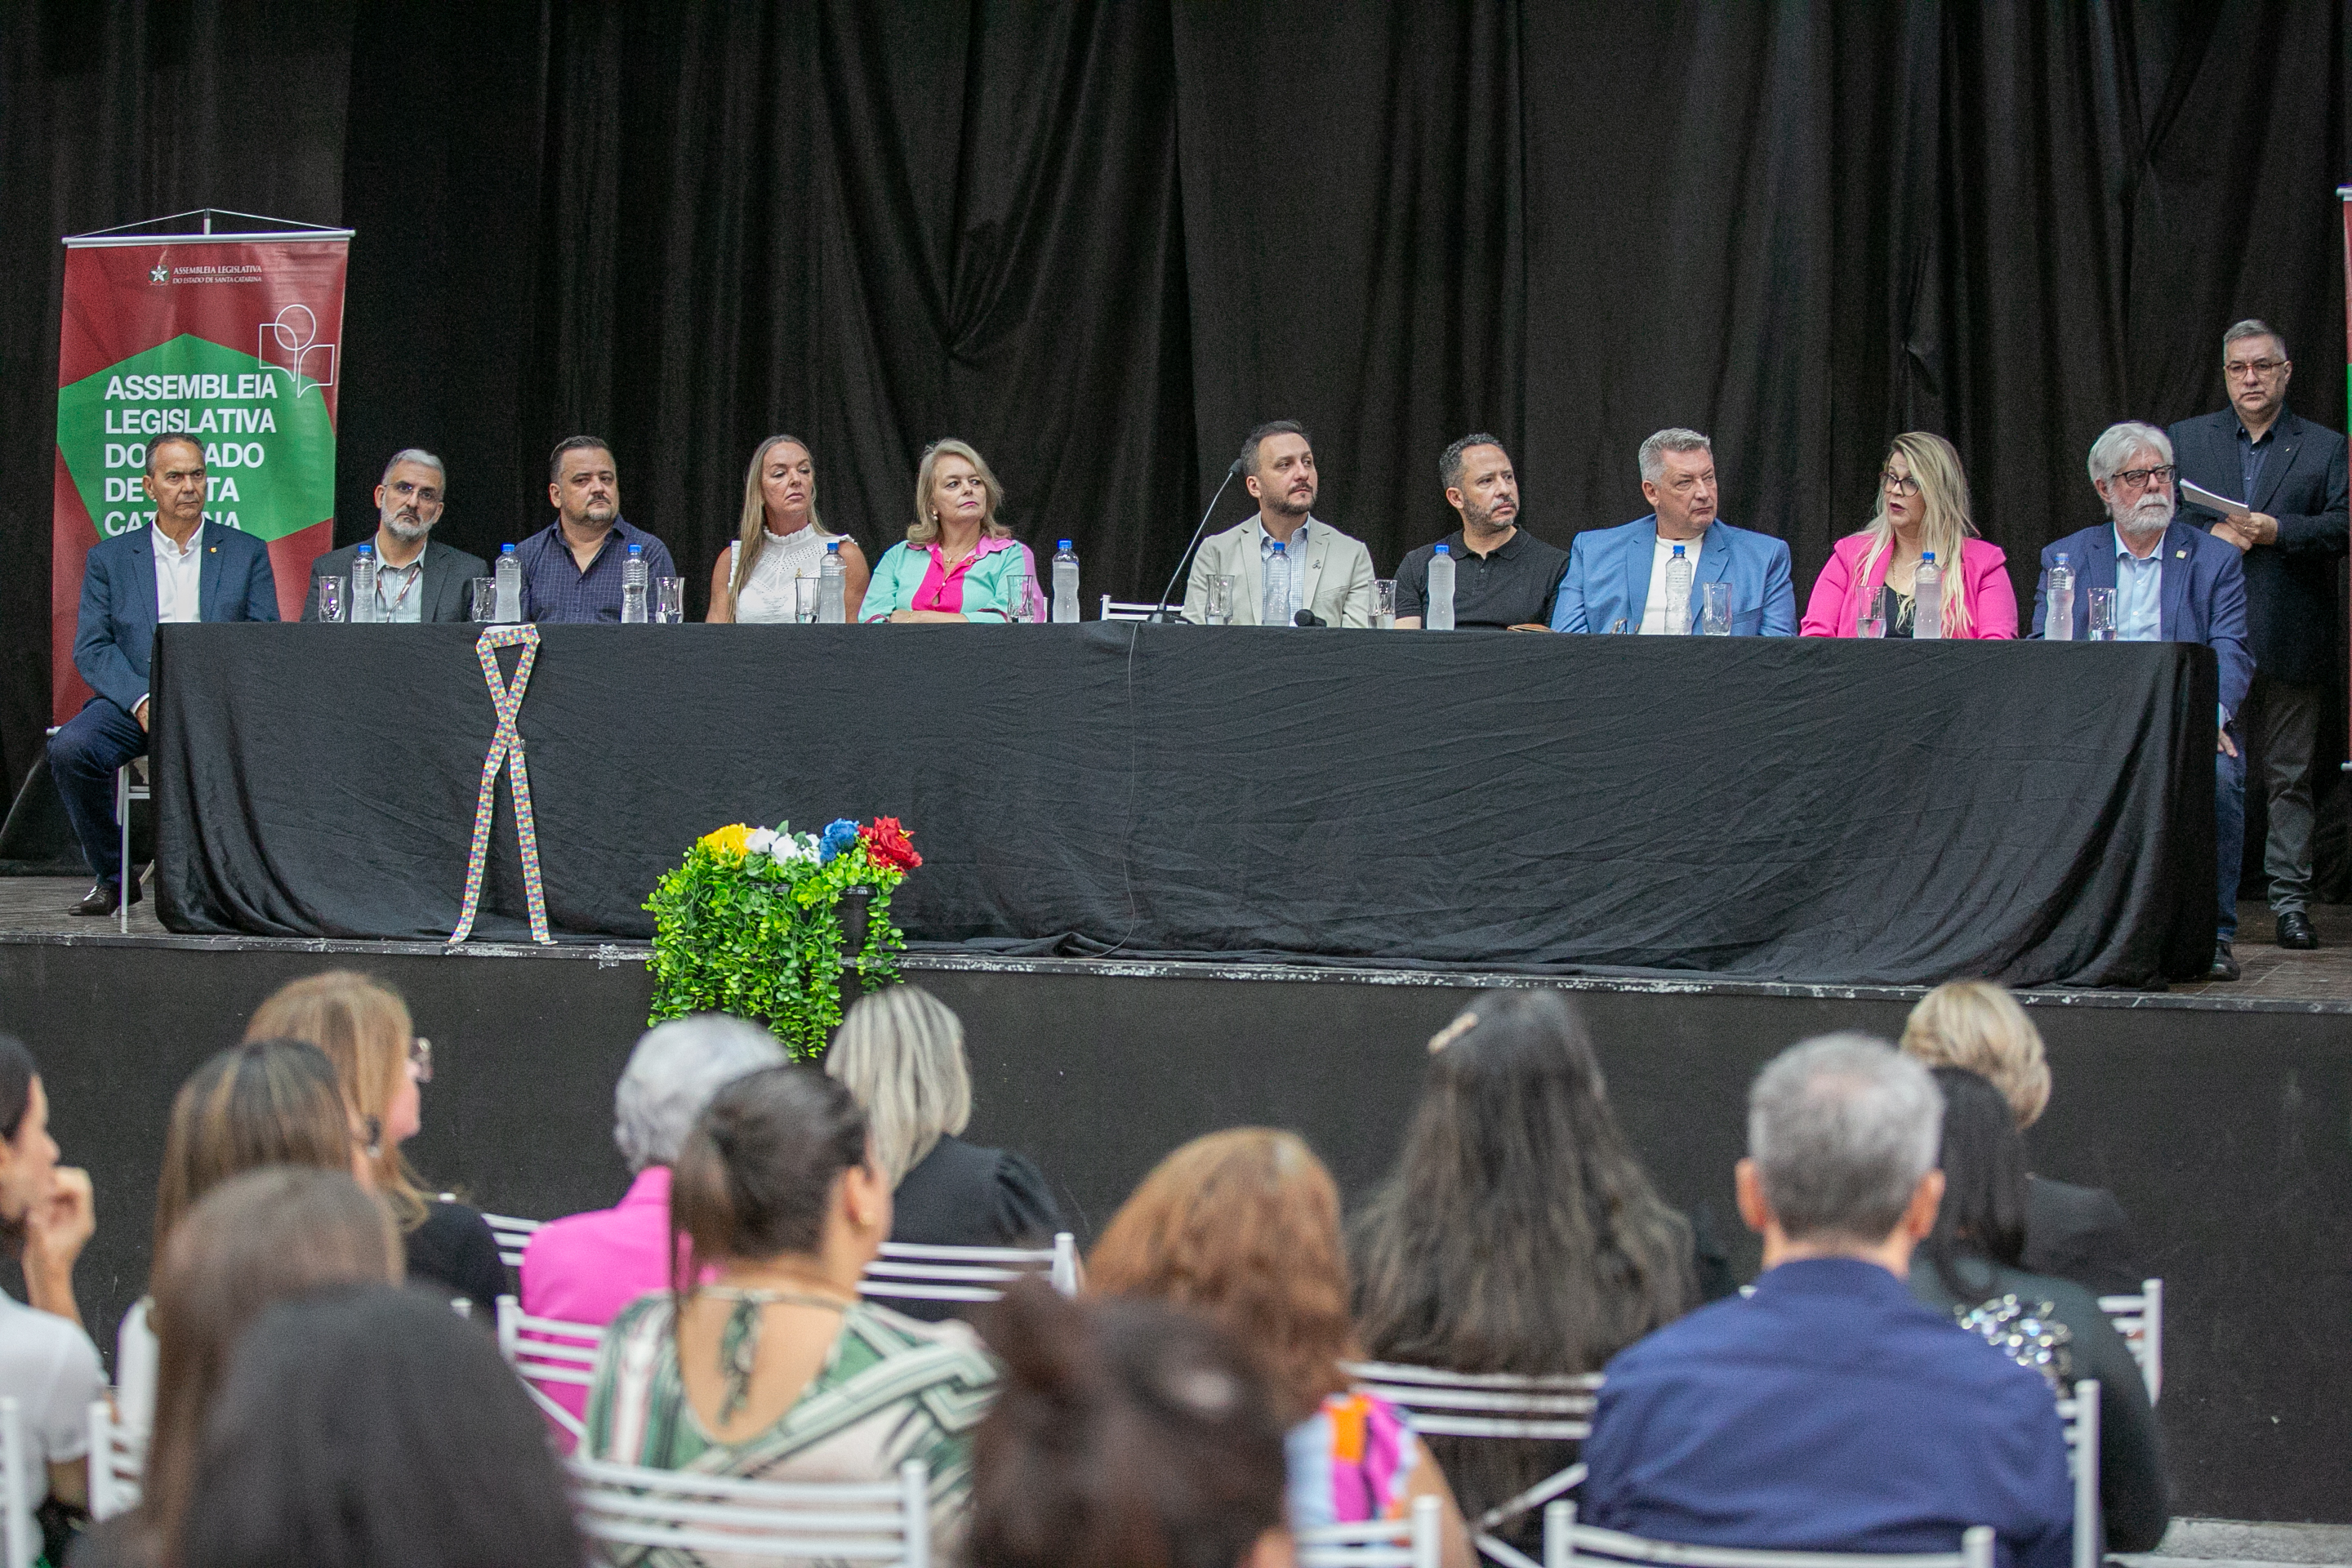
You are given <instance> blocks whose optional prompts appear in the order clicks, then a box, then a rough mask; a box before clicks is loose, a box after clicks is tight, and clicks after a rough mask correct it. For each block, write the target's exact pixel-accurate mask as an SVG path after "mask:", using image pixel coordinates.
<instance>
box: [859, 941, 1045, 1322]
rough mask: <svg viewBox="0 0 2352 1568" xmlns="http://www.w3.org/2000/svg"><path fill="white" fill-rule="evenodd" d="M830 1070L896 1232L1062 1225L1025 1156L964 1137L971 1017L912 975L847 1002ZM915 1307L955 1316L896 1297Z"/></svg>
mask: <svg viewBox="0 0 2352 1568" xmlns="http://www.w3.org/2000/svg"><path fill="white" fill-rule="evenodd" d="M824 1070H825V1071H826V1072H827V1073H829V1074H831V1075H832V1076H833V1077H835V1078H837V1079H840V1080H841V1081H842V1082H843V1083H844V1084H845V1085H846V1086H847V1087H848V1089H849V1092H850V1093H851V1094H854V1095H856V1097H857V1103H858V1104H859V1105H860V1106H862V1107H863V1108H864V1109H865V1111H866V1121H867V1123H868V1124H869V1125H870V1126H871V1127H872V1128H873V1130H874V1158H875V1161H876V1163H878V1164H879V1165H880V1166H881V1167H882V1174H883V1175H884V1177H886V1178H887V1180H888V1181H889V1183H890V1184H891V1187H892V1189H893V1191H892V1194H891V1198H890V1206H891V1214H892V1216H893V1217H892V1219H891V1222H890V1239H891V1240H893V1241H904V1242H916V1243H919V1244H921V1245H923V1246H926V1247H1050V1246H1051V1245H1053V1240H1054V1234H1055V1232H1056V1231H1058V1230H1060V1229H1061V1228H1062V1211H1061V1210H1060V1209H1059V1208H1058V1207H1056V1206H1055V1203H1054V1195H1053V1194H1052V1193H1051V1192H1050V1191H1049V1190H1048V1189H1047V1188H1046V1185H1045V1177H1043V1176H1041V1175H1039V1174H1038V1173H1037V1167H1036V1166H1034V1165H1033V1164H1031V1163H1029V1162H1028V1160H1027V1159H1025V1158H1024V1157H1023V1156H1022V1155H1019V1154H1015V1153H1013V1152H1009V1151H1006V1150H1003V1149H983V1148H981V1147H980V1146H979V1145H977V1144H973V1143H967V1142H964V1141H963V1140H962V1139H961V1138H959V1137H957V1136H956V1134H957V1133H959V1132H961V1131H963V1130H964V1126H965V1124H966V1123H967V1122H969V1121H971V1068H969V1067H968V1066H967V1065H966V1063H965V1061H964V1055H963V1025H962V1023H961V1021H959V1020H958V1019H957V1017H956V1016H955V1015H954V1014H953V1013H951V1012H950V1011H949V1010H948V1007H947V1005H946V1004H944V1003H942V1002H941V1001H940V999H939V998H938V997H936V996H933V995H932V994H930V993H929V992H928V991H922V990H919V989H917V988H916V987H914V986H912V985H892V986H889V987H887V988H886V989H884V990H880V991H877V992H875V993H874V994H872V995H870V996H866V997H864V998H862V999H861V1000H860V1001H859V1002H858V1003H857V1005H856V1006H854V1007H852V1008H850V1010H849V1016H847V1017H846V1018H844V1019H843V1020H842V1021H841V1028H840V1030H839V1032H838V1033H836V1034H835V1036H834V1039H833V1049H832V1050H831V1051H829V1052H827V1053H826V1055H825V1058H824ZM892 1305H893V1306H896V1307H898V1310H900V1311H902V1312H905V1313H907V1314H908V1316H910V1317H916V1318H925V1319H929V1320H933V1321H937V1320H938V1319H940V1318H944V1317H946V1316H948V1314H949V1310H950V1309H951V1308H952V1307H953V1306H954V1305H955V1303H952V1302H947V1301H940V1302H922V1301H908V1302H893V1303H892Z"/></svg>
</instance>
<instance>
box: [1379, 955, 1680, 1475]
mask: <svg viewBox="0 0 2352 1568" xmlns="http://www.w3.org/2000/svg"><path fill="white" fill-rule="evenodd" d="M1432 1046H1433V1050H1434V1055H1433V1058H1432V1059H1431V1061H1430V1065H1429V1074H1428V1078H1427V1079H1426V1080H1425V1082H1424V1083H1423V1089H1422V1095H1421V1102H1420V1105H1419V1106H1418V1108H1417V1109H1416V1110H1414V1112H1413V1118H1412V1124H1411V1126H1410V1127H1409V1128H1408V1129H1407V1131H1406V1132H1405V1140H1404V1146H1403V1148H1402V1151H1401V1152H1399V1153H1398V1155H1397V1162H1396V1165H1395V1167H1394V1169H1393V1170H1391V1173H1390V1174H1389V1178H1388V1180H1387V1181H1386V1182H1384V1183H1383V1184H1381V1187H1380V1188H1379V1190H1378V1191H1376V1192H1375V1193H1374V1194H1372V1196H1371V1198H1370V1201H1369V1202H1368V1203H1367V1204H1366V1205H1364V1208H1363V1210H1362V1212H1361V1213H1360V1214H1359V1215H1357V1217H1356V1222H1355V1225H1354V1226H1353V1227H1352V1237H1351V1240H1352V1243H1353V1252H1354V1261H1355V1275H1356V1296H1355V1306H1356V1328H1357V1331H1358V1332H1359V1333H1360V1334H1361V1335H1362V1337H1363V1342H1364V1348H1365V1350H1366V1352H1368V1353H1369V1354H1370V1356H1371V1357H1372V1358H1373V1359H1374V1360H1376V1361H1381V1362H1396V1363H1405V1364H1407V1365H1412V1366H1428V1367H1439V1368H1444V1369H1445V1370H1447V1371H1452V1372H1469V1373H1492V1372H1507V1373H1592V1372H1598V1371H1600V1370H1601V1367H1603V1366H1604V1365H1606V1364H1607V1363H1608V1361H1609V1358H1610V1357H1612V1356H1613V1355H1615V1354H1616V1353H1617V1352H1619V1351H1621V1350H1622V1349H1624V1348H1625V1347H1626V1346H1627V1345H1630V1344H1632V1343H1633V1342H1634V1341H1635V1340H1638V1339H1640V1338H1642V1337H1643V1335H1644V1334H1647V1333H1649V1332H1650V1331H1652V1330H1654V1329H1657V1328H1660V1327H1663V1326H1664V1325H1665V1324H1667V1323H1669V1322H1672V1321H1674V1320H1675V1319H1676V1318H1678V1317H1680V1316H1682V1314H1683V1313H1684V1312H1685V1311H1687V1310H1690V1308H1691V1307H1692V1306H1694V1305H1696V1301H1697V1289H1696V1274H1695V1269H1694V1266H1693V1256H1692V1239H1691V1227H1690V1225H1689V1223H1688V1222H1687V1221H1685V1219H1684V1218H1683V1216H1682V1215H1679V1214H1677V1213H1675V1211H1674V1210H1673V1209H1672V1208H1669V1207H1668V1206H1667V1205H1666V1204H1665V1202H1664V1200H1663V1199H1662V1198H1660V1197H1659V1196H1658V1194H1657V1189H1656V1188H1655V1187H1654V1186H1653V1185H1652V1184H1651V1183H1650V1178H1649V1176H1648V1175H1647V1174H1646V1173H1644V1172H1643V1169H1642V1166H1641V1163H1640V1162H1638V1161H1636V1160H1635V1159H1634V1158H1633V1151H1632V1150H1631V1149H1630V1148H1629V1147H1628V1146H1627V1144H1626V1142H1625V1136H1624V1133H1623V1132H1622V1131H1620V1130H1619V1128H1618V1125H1617V1118H1616V1116H1615V1115H1614V1114H1613V1113H1612V1111H1611V1110H1610V1108H1609V1101H1608V1098H1607V1096H1606V1094H1605V1092H1604V1089H1603V1086H1602V1082H1601V1064H1600V1061H1599V1060H1598V1058H1595V1057H1594V1055H1593V1052H1592V1043H1591V1040H1590V1039H1589V1038H1587V1037H1586V1035H1585V1030H1584V1025H1583V1022H1582V1020H1581V1019H1580V1018H1579V1017H1578V1016H1577V1014H1576V1012H1575V1010H1574V1009H1573V1008H1571V1007H1570V1005H1568V1003H1567V1002H1566V1000H1564V999H1563V998H1562V997H1561V996H1560V995H1559V993H1558V992H1555V991H1497V992H1496V993H1493V994H1490V995H1487V996H1485V997H1482V998H1480V999H1479V1000H1478V1001H1477V1002H1475V1003H1474V1004H1473V1005H1471V1006H1470V1008H1469V1009H1468V1010H1467V1011H1465V1013H1464V1014H1463V1015H1462V1016H1461V1017H1459V1018H1457V1019H1455V1020H1454V1024H1453V1025H1452V1026H1450V1027H1449V1028H1448V1029H1447V1030H1446V1031H1445V1032H1444V1033H1443V1034H1441V1035H1440V1036H1439V1037H1438V1038H1437V1039H1436V1040H1435V1041H1433V1042H1432ZM1429 1447H1430V1450H1431V1452H1432V1453H1433V1454H1434V1455H1436V1457H1437V1459H1438V1462H1439V1463H1440V1464H1441V1465H1443V1466H1444V1469H1445V1473H1446V1475H1447V1476H1449V1477H1451V1478H1452V1479H1453V1481H1454V1492H1455V1495H1456V1496H1457V1497H1459V1498H1460V1499H1461V1500H1462V1507H1463V1511H1464V1512H1465V1514H1466V1515H1468V1516H1469V1517H1471V1518H1474V1519H1475V1518H1476V1517H1477V1516H1478V1515H1479V1514H1481V1513H1483V1512H1485V1511H1486V1510H1488V1509H1491V1508H1495V1507H1498V1506H1500V1505H1501V1504H1503V1503H1505V1502H1507V1501H1508V1500H1511V1499H1512V1498H1515V1497H1517V1496H1518V1495H1519V1494H1520V1493H1521V1492H1523V1491H1525V1490H1526V1489H1528V1488H1529V1487H1531V1486H1533V1485H1534V1484H1535V1483H1536V1482H1538V1481H1539V1480H1541V1479H1543V1478H1544V1477H1545V1476H1546V1475H1548V1474H1549V1473H1550V1472H1552V1471H1554V1470H1556V1469H1559V1468H1560V1467H1561V1466H1563V1465H1565V1464H1567V1463H1569V1462H1570V1458H1572V1457H1573V1456H1572V1452H1571V1451H1570V1449H1569V1447H1568V1446H1566V1445H1563V1444H1559V1443H1548V1442H1526V1443H1520V1442H1510V1441H1505V1440H1500V1439H1495V1438H1483V1437H1482V1438H1469V1437H1452V1438H1448V1437H1433V1438H1431V1439H1429Z"/></svg>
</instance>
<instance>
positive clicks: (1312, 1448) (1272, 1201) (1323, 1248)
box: [1087, 1127, 1473, 1568]
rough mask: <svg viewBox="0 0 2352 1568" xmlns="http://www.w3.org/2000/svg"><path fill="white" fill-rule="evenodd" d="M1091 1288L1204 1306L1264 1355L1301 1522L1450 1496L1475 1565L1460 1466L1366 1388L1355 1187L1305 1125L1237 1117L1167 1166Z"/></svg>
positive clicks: (1094, 1269)
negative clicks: (1356, 1297) (1352, 1277)
mask: <svg viewBox="0 0 2352 1568" xmlns="http://www.w3.org/2000/svg"><path fill="white" fill-rule="evenodd" d="M1087 1274H1088V1282H1089V1284H1090V1285H1091V1286H1092V1287H1093V1288H1094V1289H1097V1290H1099V1291H1101V1292H1102V1293H1103V1294H1105V1295H1109V1296H1140V1297H1145V1298H1148V1299H1150V1300H1162V1301H1166V1302H1169V1303H1170V1304H1171V1305H1173V1306H1178V1307H1183V1308H1188V1309H1190V1310H1194V1311H1198V1312H1201V1313H1202V1314H1204V1315H1206V1316H1207V1317H1208V1318H1210V1319H1211V1320H1212V1321H1215V1322H1216V1323H1218V1324H1219V1325H1220V1326H1222V1327H1223V1329H1224V1330H1225V1331H1227V1332H1229V1333H1231V1334H1232V1335H1233V1336H1234V1340H1235V1342H1238V1343H1239V1344H1241V1345H1243V1346H1244V1348H1245V1349H1247V1350H1248V1351H1249V1352H1251V1353H1252V1354H1253V1355H1255V1357H1256V1358H1257V1361H1258V1367H1259V1373H1260V1375H1262V1376H1263V1377H1264V1378H1265V1382H1266V1385H1267V1387H1268V1389H1269V1390H1270V1391H1271V1392H1272V1394H1273V1395H1274V1400H1275V1409H1276V1415H1278V1416H1279V1417H1280V1418H1281V1420H1282V1423H1283V1426H1284V1427H1285V1429H1286V1433H1287V1436H1286V1437H1285V1438H1284V1441H1283V1449H1284V1454H1285V1469H1286V1473H1287V1475H1288V1478H1289V1479H1288V1491H1287V1504H1286V1511H1287V1515H1288V1518H1289V1521H1290V1527H1291V1529H1293V1530H1294V1531H1298V1530H1310V1529H1313V1528H1315V1527H1317V1526H1318V1525H1328V1524H1349V1523H1360V1522H1363V1521H1370V1520H1377V1519H1400V1518H1402V1517H1404V1516H1405V1515H1406V1514H1407V1513H1409V1512H1410V1511H1411V1509H1412V1501H1413V1500H1414V1499H1415V1498H1419V1497H1434V1498H1437V1499H1439V1500H1441V1501H1442V1502H1443V1504H1444V1519H1445V1563H1446V1568H1470V1565H1471V1563H1472V1561H1473V1559H1472V1555H1471V1549H1470V1537H1469V1533H1468V1532H1467V1531H1465V1530H1464V1529H1463V1526H1462V1516H1461V1514H1460V1513H1459V1511H1458V1510H1455V1508H1454V1495H1453V1493H1452V1491H1451V1490H1450V1489H1448V1488H1447V1486H1446V1484H1445V1477H1444V1473H1443V1472H1442V1471H1440V1470H1439V1468H1438V1467H1437V1462H1436V1461H1435V1460H1434V1459H1433V1458H1430V1457H1429V1455H1428V1454H1427V1453H1426V1452H1424V1451H1423V1448H1422V1446H1421V1442H1420V1439H1418V1438H1416V1437H1415V1436H1413V1433H1412V1427H1411V1426H1408V1425H1407V1424H1406V1423H1405V1420H1404V1418H1403V1417H1402V1415H1399V1414H1398V1413H1397V1411H1396V1410H1395V1409H1394V1408H1393V1407H1392V1406H1391V1405H1388V1404H1387V1403H1386V1402H1385V1401H1383V1400H1381V1399H1379V1398H1377V1397H1375V1396H1374V1395H1372V1394H1368V1393H1366V1392H1364V1391H1363V1390H1361V1389H1357V1388H1351V1387H1350V1386H1349V1381H1348V1374H1347V1373H1345V1372H1343V1371H1341V1370H1340V1366H1339V1363H1341V1362H1343V1361H1351V1360H1355V1359H1358V1357H1359V1356H1360V1353H1361V1352H1360V1349H1359V1347H1358V1345H1357V1342H1356V1334H1355V1328H1354V1325H1353V1323H1352V1322H1351V1321H1350V1320H1349V1309H1348V1296H1349V1292H1348V1259H1347V1255H1346V1253H1345V1251H1344V1250H1343V1249H1342V1247H1341V1245H1340V1239H1339V1188H1338V1187H1337V1186H1336V1185H1335V1184H1333V1183H1332V1180H1331V1173H1329V1172H1328V1171H1327V1170H1325V1169H1324V1168H1323V1163H1322V1162H1321V1161H1320V1160H1318V1159H1317V1158H1316V1157H1315V1153H1314V1151H1312V1150H1310V1149H1309V1148H1307V1145H1306V1143H1305V1142H1302V1141H1301V1140H1300V1139H1299V1138H1298V1137H1297V1135H1296V1134H1294V1133H1289V1132H1277V1131H1272V1130H1270V1129H1267V1128H1263V1127H1236V1128H1233V1129H1230V1130H1229V1131H1223V1132H1216V1133H1212V1134H1211V1135H1209V1136H1208V1137H1206V1138H1196V1139H1194V1140H1193V1141H1192V1142H1190V1143H1187V1144H1185V1145H1184V1146H1183V1147H1182V1148H1181V1149H1179V1150H1177V1151H1176V1152H1174V1153H1172V1154H1171V1155H1169V1156H1168V1157H1167V1158H1166V1159H1165V1160H1162V1161H1161V1162H1160V1163H1159V1165H1158V1166H1157V1167H1156V1168H1155V1169H1154V1170H1153V1171H1152V1173H1150V1175H1148V1176H1146V1177H1145V1178H1144V1179H1143V1184H1142V1185H1140V1186H1139V1187H1137V1188H1136V1189H1135V1192H1134V1194H1132V1195H1131V1196H1129V1198H1128V1200H1127V1202H1126V1203H1125V1204H1124V1205H1121V1206H1120V1208H1119V1211H1118V1214H1117V1215H1113V1216H1112V1218H1111V1222H1110V1226H1109V1228H1108V1229H1107V1230H1105V1231H1104V1232H1103V1234H1102V1239H1101V1240H1100V1241H1098V1242H1097V1243H1096V1245H1095V1249H1094V1252H1093V1254H1092V1256H1091V1257H1090V1258H1088V1260H1087Z"/></svg>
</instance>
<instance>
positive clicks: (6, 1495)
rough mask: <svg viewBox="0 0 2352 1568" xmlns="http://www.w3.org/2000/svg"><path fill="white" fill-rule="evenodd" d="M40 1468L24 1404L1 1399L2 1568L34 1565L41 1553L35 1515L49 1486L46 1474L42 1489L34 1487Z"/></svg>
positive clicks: (0, 1536)
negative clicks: (35, 1535)
mask: <svg viewBox="0 0 2352 1568" xmlns="http://www.w3.org/2000/svg"><path fill="white" fill-rule="evenodd" d="M37 1468H39V1467H37V1466H36V1465H35V1464H34V1462H33V1452H32V1449H31V1448H30V1447H27V1446H26V1436H25V1410H24V1406H22V1405H18V1404H17V1403H16V1400H15V1399H14V1398H7V1399H0V1509H5V1510H7V1518H5V1520H0V1568H33V1560H34V1559H35V1558H37V1557H38V1556H39V1555H40V1554H41V1545H40V1542H37V1541H36V1540H34V1539H33V1517H32V1516H33V1509H34V1506H35V1505H36V1503H37V1501H38V1500H40V1499H41V1498H43V1497H45V1496H47V1494H48V1477H47V1475H46V1474H45V1475H43V1476H42V1477H41V1486H40V1489H39V1490H37V1491H36V1490H35V1489H34V1485H33V1475H34V1472H35V1470H36V1469H37Z"/></svg>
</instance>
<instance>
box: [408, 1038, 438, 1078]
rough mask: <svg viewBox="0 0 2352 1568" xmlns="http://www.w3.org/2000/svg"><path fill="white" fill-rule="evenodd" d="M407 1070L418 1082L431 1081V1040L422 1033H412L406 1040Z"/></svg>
mask: <svg viewBox="0 0 2352 1568" xmlns="http://www.w3.org/2000/svg"><path fill="white" fill-rule="evenodd" d="M408 1066H409V1070H410V1071H412V1072H414V1073H415V1075H416V1081H417V1082H419V1083H431V1082H432V1081H433V1042H432V1041H430V1040H428V1039H426V1038H425V1037H424V1036H422V1035H412V1036H410V1037H409V1041H408Z"/></svg>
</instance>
